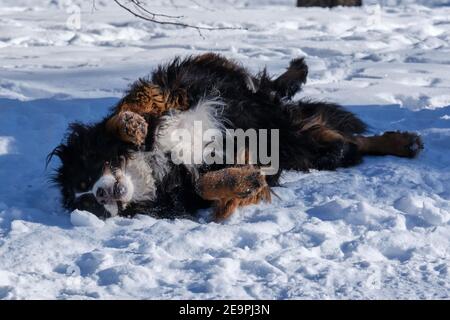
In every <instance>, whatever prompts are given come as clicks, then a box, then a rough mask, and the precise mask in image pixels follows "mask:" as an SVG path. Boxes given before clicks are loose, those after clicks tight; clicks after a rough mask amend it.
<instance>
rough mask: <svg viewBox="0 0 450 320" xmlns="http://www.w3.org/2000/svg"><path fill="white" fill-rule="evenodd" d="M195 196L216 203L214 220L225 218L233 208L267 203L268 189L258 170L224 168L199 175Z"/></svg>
mask: <svg viewBox="0 0 450 320" xmlns="http://www.w3.org/2000/svg"><path fill="white" fill-rule="evenodd" d="M196 189H197V193H198V194H199V195H200V196H201V197H202V198H203V199H205V200H211V201H214V203H215V210H214V214H215V220H216V221H221V220H224V219H226V218H228V217H229V216H230V215H231V214H232V213H233V212H234V211H235V209H236V208H238V207H241V206H245V205H249V204H256V203H259V202H260V201H263V200H264V201H270V189H269V186H268V185H267V183H266V179H265V176H263V175H262V174H261V172H260V170H259V169H257V168H254V167H251V166H242V167H232V168H225V169H222V170H217V171H210V172H206V173H204V174H202V175H201V176H200V177H199V178H198V179H197V181H196Z"/></svg>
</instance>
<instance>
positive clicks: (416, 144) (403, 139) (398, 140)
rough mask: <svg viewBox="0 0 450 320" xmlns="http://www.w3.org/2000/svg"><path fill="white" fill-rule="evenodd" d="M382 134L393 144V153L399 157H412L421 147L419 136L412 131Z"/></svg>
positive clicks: (421, 142) (422, 146) (422, 145)
mask: <svg viewBox="0 0 450 320" xmlns="http://www.w3.org/2000/svg"><path fill="white" fill-rule="evenodd" d="M383 136H384V137H385V138H387V139H389V141H390V143H391V144H392V145H393V153H394V155H396V156H399V157H405V158H414V157H416V156H417V155H418V154H419V153H420V152H421V151H422V150H423V149H424V144H423V141H422V139H421V138H420V136H419V135H418V134H416V133H413V132H400V131H397V132H392V131H390V132H386V133H384V134H383Z"/></svg>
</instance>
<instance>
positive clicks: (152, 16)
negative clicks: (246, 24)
mask: <svg viewBox="0 0 450 320" xmlns="http://www.w3.org/2000/svg"><path fill="white" fill-rule="evenodd" d="M114 2H115V3H116V4H117V5H118V6H120V7H121V8H122V9H124V10H126V11H128V12H129V13H131V14H132V15H134V16H135V17H137V18H139V19H143V20H146V21H150V22H154V23H158V24H163V25H173V26H179V27H183V28H191V29H196V30H197V31H198V32H199V33H200V35H201V36H203V35H202V34H201V30H208V31H214V30H246V28H242V27H199V26H194V25H191V24H188V23H184V22H179V21H165V20H160V19H158V17H165V18H170V19H179V18H181V17H176V16H168V15H163V14H159V13H154V12H150V11H148V10H147V9H145V8H143V6H142V4H141V3H140V1H138V0H130V1H129V2H131V3H132V4H134V6H136V7H137V8H138V9H140V10H141V11H144V13H142V12H136V11H134V10H132V9H130V8H129V7H127V6H126V5H125V4H123V3H122V2H120V1H119V0H114ZM145 14H148V15H150V17H149V16H147V15H145Z"/></svg>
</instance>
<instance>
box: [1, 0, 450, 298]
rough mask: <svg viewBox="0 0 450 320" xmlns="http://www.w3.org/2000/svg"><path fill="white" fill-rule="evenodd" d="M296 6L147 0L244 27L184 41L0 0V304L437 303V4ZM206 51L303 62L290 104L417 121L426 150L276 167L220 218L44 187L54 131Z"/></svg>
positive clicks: (449, 163) (246, 59)
mask: <svg viewBox="0 0 450 320" xmlns="http://www.w3.org/2000/svg"><path fill="white" fill-rule="evenodd" d="M294 2H295V1H287V0H286V1H275V0H267V1H256V0H252V1H237V0H234V1H225V2H224V1H218V0H217V1H216V0H210V1H208V0H198V1H188V0H180V1H173V3H175V4H176V5H177V6H176V7H174V6H173V5H172V4H171V3H172V1H169V0H167V1H163V0H157V1H152V9H153V10H154V11H157V12H163V13H168V14H183V15H184V16H186V18H185V19H186V21H187V22H190V23H193V24H196V25H203V26H206V25H207V26H231V27H245V28H247V30H227V31H212V32H207V31H204V32H202V35H199V33H198V32H197V31H196V30H194V29H180V28H177V27H173V26H162V25H155V24H151V23H147V22H144V21H141V20H138V19H136V18H134V17H133V16H131V15H129V14H127V13H126V12H124V11H122V10H120V9H119V8H117V6H115V5H114V4H113V3H112V2H111V1H106V0H103V1H99V0H97V1H96V7H95V8H93V7H92V3H91V2H90V1H83V2H82V1H72V2H71V1H59V0H47V1H46V0H42V1H31V0H14V1H12V0H2V1H0V61H1V65H0V74H1V77H0V181H1V183H0V299H2V298H3V299H25V298H27V299H37V298H50V299H99V298H100V299H107V298H135V299H141V298H146V299H147V298H150V299H158V298H169V299H176V298H187V299H191V298H192V299H200V298H207V299H214V298H237V299H241V298H245V299H303V298H320V299H329V298H337V299H348V298H353V299H362V298H370V299H375V298H409V299H412V298H449V289H450V283H449V280H450V275H449V272H448V268H449V262H450V251H449V248H450V246H449V245H450V222H449V221H450V189H449V186H450V153H449V149H450V107H449V105H450V48H449V41H450V19H449V17H450V7H448V5H449V1H444V0H436V1H424V0H423V1H422V0H421V1H407V0H403V1H380V2H378V3H377V2H376V1H367V2H366V5H365V6H363V7H362V8H333V9H320V8H308V9H295V8H293V3H294ZM81 3H83V5H82V6H81V16H80V17H81V19H80V28H79V29H76V30H74V29H73V27H74V26H76V25H77V15H76V12H77V10H78V8H80V7H79V5H81ZM425 5H426V6H425ZM67 22H68V23H67ZM207 51H214V52H218V53H221V54H223V55H225V56H227V57H230V58H235V59H238V60H239V61H241V62H242V63H243V64H245V65H246V66H248V67H249V68H250V69H251V70H252V71H258V70H259V69H260V68H262V67H263V66H264V65H267V67H268V69H269V71H270V72H272V73H273V74H279V73H281V72H282V71H283V69H284V68H285V67H286V66H287V64H288V62H289V60H290V59H291V58H293V57H298V56H304V57H305V58H306V61H307V63H308V64H309V66H310V78H309V82H308V84H307V86H306V87H305V91H304V92H303V93H301V94H300V95H298V96H297V97H296V98H301V97H312V98H315V99H324V100H331V101H335V102H338V103H341V104H344V105H346V106H348V108H349V109H350V110H352V111H354V112H355V113H357V114H358V115H359V116H360V117H361V118H362V119H364V120H365V121H366V122H367V123H368V124H369V125H370V130H371V133H379V132H382V131H384V130H392V129H395V130H397V129H398V130H412V131H417V132H419V133H420V134H421V135H422V136H423V139H424V141H425V145H426V149H425V151H424V153H423V154H422V155H421V156H420V157H419V158H418V159H415V160H406V159H399V158H394V157H384V158H374V157H372V158H367V159H366V160H365V161H364V163H363V164H362V165H361V166H358V167H355V168H349V169H341V170H338V171H336V172H316V171H314V172H311V173H310V174H304V173H298V172H285V173H284V174H283V179H282V185H281V186H280V187H277V188H275V192H276V193H277V194H278V195H279V196H280V198H281V199H276V198H275V199H274V201H273V203H272V204H261V205H257V206H251V207H247V208H243V209H240V210H239V211H238V212H236V214H235V215H234V216H232V217H231V219H229V220H228V221H226V222H225V223H221V224H216V223H208V222H206V221H207V220H205V219H202V218H200V219H198V220H194V221H191V220H185V219H178V220H156V219H153V218H150V217H147V216H138V217H137V218H135V219H124V218H119V217H116V218H112V219H109V220H107V221H105V222H103V221H100V220H98V219H97V218H96V217H95V216H93V215H91V214H90V213H88V212H82V211H75V212H73V213H70V212H65V211H64V210H63V209H62V208H61V206H60V195H59V193H58V190H56V189H55V188H54V187H52V186H51V185H50V184H49V182H48V176H49V174H50V173H51V171H52V169H54V168H56V167H57V166H58V165H59V163H58V161H57V160H54V161H52V163H51V164H50V167H49V168H48V169H45V158H46V155H47V154H48V153H49V152H50V151H51V150H52V149H53V148H54V147H55V146H56V145H57V144H58V143H59V142H60V141H61V139H62V137H63V135H64V132H65V130H66V128H67V125H68V124H69V123H70V122H73V121H83V122H92V121H96V120H99V119H101V117H102V116H104V115H105V114H106V112H107V110H108V108H109V107H110V106H112V105H113V104H114V103H115V102H116V101H117V99H118V98H119V97H120V96H121V95H122V93H123V91H124V90H125V89H126V87H127V85H128V84H129V83H130V82H132V81H134V80H135V79H137V78H138V77H141V76H145V75H146V74H147V73H148V72H150V70H152V68H154V67H155V66H156V65H157V64H158V63H161V62H164V61H168V60H169V59H171V58H172V57H173V56H174V55H188V54H198V53H204V52H207ZM208 214H209V212H208V211H206V212H203V213H201V214H200V216H201V217H207V215H208Z"/></svg>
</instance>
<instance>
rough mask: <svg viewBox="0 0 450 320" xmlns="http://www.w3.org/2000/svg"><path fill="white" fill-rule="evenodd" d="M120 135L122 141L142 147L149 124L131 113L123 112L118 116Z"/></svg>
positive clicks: (139, 116)
mask: <svg viewBox="0 0 450 320" xmlns="http://www.w3.org/2000/svg"><path fill="white" fill-rule="evenodd" d="M117 117H118V126H119V130H118V131H119V135H120V137H121V138H122V140H124V141H126V142H130V143H132V144H134V145H137V146H140V145H142V144H143V143H144V142H145V138H146V137H147V132H148V124H147V121H145V119H144V118H143V117H142V116H141V115H139V114H137V113H135V112H131V111H123V112H121V113H119V114H118V115H117Z"/></svg>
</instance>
